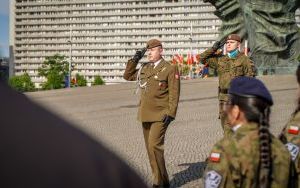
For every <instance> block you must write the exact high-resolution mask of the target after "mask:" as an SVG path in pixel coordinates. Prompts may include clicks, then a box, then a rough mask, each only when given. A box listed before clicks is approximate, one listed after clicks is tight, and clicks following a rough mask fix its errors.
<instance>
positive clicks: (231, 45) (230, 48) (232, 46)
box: [226, 40, 240, 52]
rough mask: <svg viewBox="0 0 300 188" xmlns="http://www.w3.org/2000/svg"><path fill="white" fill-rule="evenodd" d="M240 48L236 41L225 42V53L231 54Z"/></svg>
mask: <svg viewBox="0 0 300 188" xmlns="http://www.w3.org/2000/svg"><path fill="white" fill-rule="evenodd" d="M239 47H240V43H239V42H238V41H236V40H227V41H226V51H227V52H231V51H233V50H235V49H237V48H239Z"/></svg>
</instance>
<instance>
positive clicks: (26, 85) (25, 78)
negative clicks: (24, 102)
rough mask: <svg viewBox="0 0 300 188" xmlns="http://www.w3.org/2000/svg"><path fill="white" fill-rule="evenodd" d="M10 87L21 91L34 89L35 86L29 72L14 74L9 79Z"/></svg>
mask: <svg viewBox="0 0 300 188" xmlns="http://www.w3.org/2000/svg"><path fill="white" fill-rule="evenodd" d="M8 84H9V85H10V87H12V88H14V89H15V90H17V91H19V92H27V91H34V90H35V87H34V84H33V82H32V81H31V78H30V76H29V75H28V73H25V74H23V75H20V76H13V77H11V78H10V79H9V80H8Z"/></svg>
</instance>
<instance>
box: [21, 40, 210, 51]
mask: <svg viewBox="0 0 300 188" xmlns="http://www.w3.org/2000/svg"><path fill="white" fill-rule="evenodd" d="M207 45H210V43H209V42H207V43H206V44H201V43H200V44H199V43H195V42H192V44H191V43H190V42H188V41H187V42H186V43H180V44H168V43H164V49H165V50H168V49H170V48H171V49H173V48H174V47H179V48H190V47H191V46H192V47H199V46H201V47H206V46H207ZM137 46H141V45H137ZM137 46H135V45H122V46H121V45H119V46H108V45H106V46H94V45H93V46H76V47H72V50H73V52H76V51H78V50H97V51H99V52H100V53H103V52H104V51H107V50H115V51H114V52H113V53H118V52H119V51H124V50H127V51H128V50H130V49H133V50H134V49H136V47H137ZM69 49H70V46H69V45H65V46H62V47H60V46H53V47H49V46H48V47H47V46H43V47H40V46H37V47H32V46H30V47H16V50H17V51H53V50H57V51H60V50H66V51H67V50H69Z"/></svg>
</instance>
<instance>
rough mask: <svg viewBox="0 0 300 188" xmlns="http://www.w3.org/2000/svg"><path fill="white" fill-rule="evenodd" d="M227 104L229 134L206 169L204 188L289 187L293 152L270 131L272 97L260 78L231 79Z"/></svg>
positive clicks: (210, 158) (213, 151)
mask: <svg viewBox="0 0 300 188" xmlns="http://www.w3.org/2000/svg"><path fill="white" fill-rule="evenodd" d="M228 93H229V98H228V101H227V103H226V104H225V106H224V108H225V109H224V110H225V113H226V115H227V118H228V123H229V124H228V125H229V126H230V128H231V129H232V131H233V135H232V136H230V137H224V138H223V139H222V140H220V141H218V142H217V143H216V144H215V145H214V146H213V149H212V150H211V154H210V157H209V160H208V164H207V167H206V169H205V188H212V187H219V188H220V187H226V188H233V187H244V188H246V187H253V188H260V187H262V188H268V187H270V188H271V187H272V188H277V187H278V188H279V187H280V188H287V187H288V182H289V167H290V155H289V153H288V151H287V149H286V148H285V147H284V145H283V144H282V143H281V142H280V140H279V139H277V138H276V137H274V136H273V135H272V134H271V133H270V132H269V126H270V124H269V117H270V112H271V106H272V105H273V99H272V96H271V94H270V92H269V91H268V89H267V88H266V87H265V85H264V84H263V83H262V82H261V81H260V80H258V79H255V78H252V77H238V78H235V79H233V80H232V82H231V86H230V88H229V91H228Z"/></svg>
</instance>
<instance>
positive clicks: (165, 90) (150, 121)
mask: <svg viewBox="0 0 300 188" xmlns="http://www.w3.org/2000/svg"><path fill="white" fill-rule="evenodd" d="M147 51H148V60H149V63H145V64H142V65H141V67H140V69H136V67H137V64H138V62H139V60H140V59H141V58H142V57H143V55H144V53H145V49H143V50H141V51H137V52H136V54H135V55H134V57H133V58H132V59H130V60H129V61H128V63H127V66H126V69H125V73H124V79H126V80H129V81H132V80H137V82H138V84H139V87H140V90H141V99H140V104H139V111H138V120H139V121H141V122H142V125H143V133H144V139H145V144H146V149H147V152H148V156H149V160H150V166H151V169H152V174H153V187H169V178H168V173H167V170H166V166H165V160H164V139H165V133H166V131H167V128H168V125H169V124H170V122H171V121H173V120H174V119H175V116H176V111H177V106H178V101H179V94H180V77H179V73H178V69H177V66H175V65H172V64H171V63H170V62H167V61H165V60H164V59H163V58H162V55H161V54H162V51H163V48H162V44H161V42H160V41H159V40H156V39H151V40H149V41H148V42H147Z"/></svg>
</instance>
